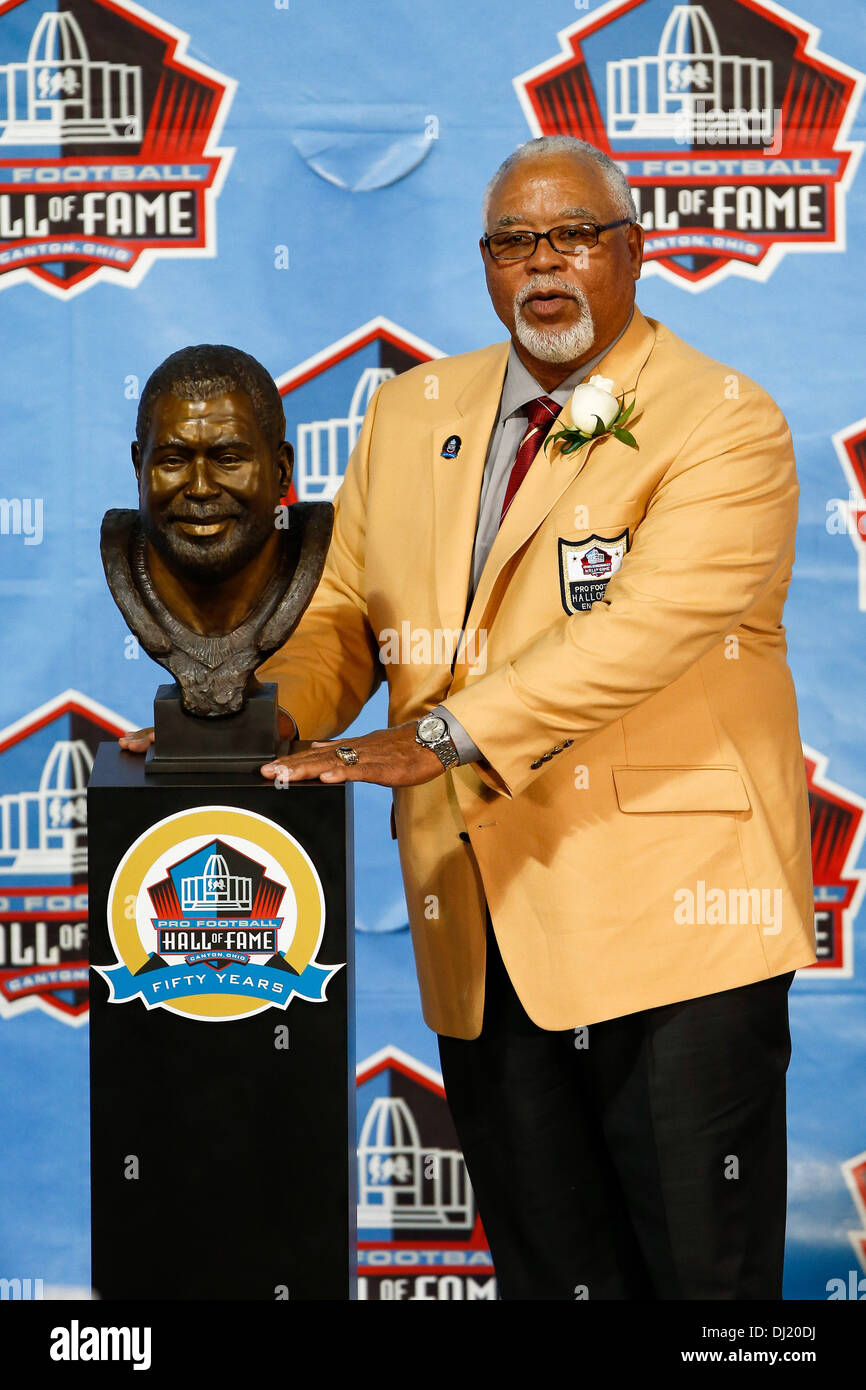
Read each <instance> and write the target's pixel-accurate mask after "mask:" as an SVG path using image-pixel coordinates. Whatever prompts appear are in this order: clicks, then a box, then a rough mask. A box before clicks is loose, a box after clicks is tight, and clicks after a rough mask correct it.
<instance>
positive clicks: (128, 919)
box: [104, 806, 327, 1022]
mask: <svg viewBox="0 0 866 1390" xmlns="http://www.w3.org/2000/svg"><path fill="white" fill-rule="evenodd" d="M213 841H219V842H221V843H223V844H226V845H228V846H230V847H231V848H232V849H234V850H236V851H237V852H239V853H241V854H243V855H244V856H246V857H249V858H251V859H253V860H255V861H256V862H258V863H259V864H261V863H262V861H264V866H265V868H266V869H267V872H268V874H270V875H271V879H270V880H269V882H270V883H271V884H272V885H273V886H274V889H275V891H276V890H278V889H282V890H284V892H285V895H286V906H287V909H288V911H287V918H291V919H292V921H293V928H294V929H293V931H292V932H291V937H290V940H287V942H286V945H285V949H280V950H278V951H277V952H276V953H275V954H278V955H279V956H281V957H282V960H283V961H285V962H286V965H288V966H289V967H291V968H290V970H287V971H285V988H286V989H287V990H288V991H289V993H288V995H286V997H285V998H283V999H280V998H278V997H265V998H259V997H255V996H253V997H248V996H245V995H244V994H243V993H241V992H239V991H238V990H232V989H221V991H220V992H216V991H208V990H207V986H206V985H203V986H201V989H200V991H199V990H198V989H197V991H196V992H195V993H194V994H192V995H191V996H190V997H185V998H172V997H171V996H169V995H167V996H166V997H165V998H156V997H153V998H151V999H148V997H147V995H146V994H145V993H144V992H143V991H142V993H141V997H142V998H143V999H144V1002H145V1004H146V1005H147V1007H148V1008H153V1007H160V1008H166V1009H170V1010H172V1011H173V1012H176V1013H179V1014H185V1015H187V1016H189V1017H192V1018H199V1019H203V1020H206V1021H210V1022H225V1021H228V1020H229V1019H235V1018H244V1017H247V1016H249V1015H251V1014H256V1013H260V1012H261V1011H262V1010H263V1009H267V1008H270V1007H272V1006H273V1005H275V1004H277V1005H279V1006H284V1005H285V1002H286V998H289V997H291V988H292V982H293V980H295V979H296V978H297V977H299V976H301V975H302V974H303V972H304V971H305V970H306V969H307V967H311V969H312V970H316V969H320V970H321V967H317V966H316V963H315V956H316V952H317V951H318V948H319V945H320V943H321V940H322V934H323V932H324V927H325V897H324V892H323V890H322V884H321V881H320V879H319V875H318V873H317V872H316V869H315V866H314V864H313V862H312V860H311V859H310V857H309V855H308V854H307V853H306V851H305V850H304V849H303V848H302V846H301V845H300V844H299V843H298V841H297V840H295V839H294V838H293V836H291V835H290V834H289V832H288V831H287V830H284V829H283V828H282V827H281V826H279V825H276V824H275V823H274V822H273V821H270V820H268V819H266V817H265V816H260V815H258V814H257V813H256V812H254V811H245V810H241V809H239V808H238V807H236V806H201V807H196V808H195V809H193V810H189V811H178V812H176V813H175V814H174V815H171V816H167V817H166V818H165V819H164V820H161V821H159V822H157V824H156V825H153V826H151V827H150V829H149V830H147V831H146V832H145V833H144V834H143V835H141V836H139V838H138V839H137V840H136V841H135V842H134V843H133V844H132V845H130V847H129V849H128V850H127V852H126V854H125V855H124V856H123V859H122V860H121V861H120V863H119V864H118V866H117V869H116V871H115V874H114V878H113V879H112V883H111V888H110V890H109V894H108V927H109V932H110V934H111V941H112V944H113V946H114V948H115V950H116V952H117V957H118V961H119V962H121V963H122V964H123V965H124V966H126V969H127V971H128V972H129V975H131V976H133V977H138V978H140V979H141V981H142V982H144V984H147V985H149V986H150V991H151V992H152V991H153V990H154V989H155V988H158V987H159V986H158V985H157V984H156V983H155V981H156V978H157V977H158V975H159V972H154V977H153V978H150V979H148V978H147V972H145V973H144V974H142V973H141V972H142V968H143V967H144V966H147V965H148V962H149V961H150V960H151V959H152V958H153V956H154V952H152V951H150V950H148V947H147V944H146V943H145V940H143V936H144V934H145V933H144V931H143V930H142V922H143V914H145V915H146V914H147V913H148V912H151V913H152V912H153V911H154V908H153V906H152V904H151V905H150V906H149V907H148V906H147V904H148V902H149V899H148V896H147V895H148V889H149V887H152V886H153V882H154V875H155V874H156V877H158V876H159V873H160V872H163V873H164V872H166V871H167V869H168V868H169V867H170V866H171V865H172V863H173V862H176V860H177V859H182V858H183V857H184V855H185V853H186V852H187V849H188V847H189V846H190V845H191V844H192V845H194V846H195V847H196V848H199V849H201V850H204V849H205V848H206V847H207V846H208V845H209V843H210V842H213ZM280 920H283V919H280ZM104 973H105V974H106V978H110V974H111V972H110V970H109V971H108V972H104ZM166 973H168V974H170V973H171V972H170V971H168V972H166ZM220 973H221V974H224V972H220ZM206 976H207V970H206V969H204V970H203V974H202V976H201V978H202V979H205V978H206ZM263 977H264V978H263ZM185 978H189V977H188V976H187V977H185ZM196 978H198V976H197V977H196ZM224 978H225V979H227V980H231V979H233V978H235V976H234V975H228V976H224ZM244 978H245V979H246V977H244ZM268 978H269V973H268V971H267V970H266V969H263V968H259V967H250V987H251V988H252V987H254V986H255V984H256V982H258V984H259V985H265V984H267V982H268ZM326 982H327V981H325V982H324V983H326ZM209 983H210V981H209V980H208V981H207V984H209ZM220 983H221V984H222V979H221V980H220ZM239 983H240V980H239ZM273 988H275V989H278V988H279V985H275V986H273ZM323 989H324V984H323ZM131 997H133V996H132V994H130V993H127V994H125V995H120V996H116V998H115V1002H123V1001H125V1000H126V999H128V998H131ZM307 997H310V998H312V997H315V996H313V995H307ZM321 997H322V998H324V994H322V995H321Z"/></svg>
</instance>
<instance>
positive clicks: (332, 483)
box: [295, 367, 397, 502]
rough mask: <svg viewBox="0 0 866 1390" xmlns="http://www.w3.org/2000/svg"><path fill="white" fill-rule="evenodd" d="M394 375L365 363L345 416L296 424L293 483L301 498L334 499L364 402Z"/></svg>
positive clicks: (365, 405)
mask: <svg viewBox="0 0 866 1390" xmlns="http://www.w3.org/2000/svg"><path fill="white" fill-rule="evenodd" d="M396 375H397V373H396V372H395V371H394V368H393V367H365V368H364V369H363V371H362V372H361V374H360V376H359V377H358V381H357V383H356V385H355V389H354V391H353V392H352V399H351V401H350V402H349V413H348V415H347V416H345V417H344V418H343V419H332V420H313V421H311V422H310V423H309V424H300V425H298V444H297V449H296V451H295V486H296V488H297V493H298V500H299V501H300V502H307V501H323V502H330V501H331V500H332V499H333V497H334V496H335V494H336V492H337V489H338V487H339V486H340V483H341V482H342V481H343V474H344V473H345V471H346V464H347V463H348V462H349V455H350V454H351V452H352V450H353V449H354V447H355V445H356V444H357V442H358V435H359V434H360V433H361V425H362V424H363V423H364V413H365V411H366V409H367V406H368V405H369V404H370V401H371V399H372V397H373V395H374V394H375V392H376V390H377V389H378V387H379V386H381V384H382V382H383V381H388V379H389V378H390V377H392V376H396Z"/></svg>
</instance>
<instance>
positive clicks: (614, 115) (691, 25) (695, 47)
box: [606, 5, 773, 139]
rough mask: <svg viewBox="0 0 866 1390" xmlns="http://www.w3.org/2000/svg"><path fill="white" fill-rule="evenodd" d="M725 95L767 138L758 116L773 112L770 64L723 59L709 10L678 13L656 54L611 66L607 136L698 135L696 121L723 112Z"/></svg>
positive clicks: (689, 8)
mask: <svg viewBox="0 0 866 1390" xmlns="http://www.w3.org/2000/svg"><path fill="white" fill-rule="evenodd" d="M726 92H730V94H731V97H732V99H733V108H732V109H733V110H734V111H744V112H746V113H751V115H750V116H749V117H748V119H750V120H751V121H753V122H754V121H755V120H757V122H758V125H757V128H756V130H755V134H756V135H757V136H758V137H760V136H762V135H763V133H764V125H763V121H762V120H761V116H760V113H761V112H772V110H773V64H772V62H771V61H770V60H769V59H762V58H743V57H740V56H739V55H738V54H723V53H722V51H721V48H720V46H719V40H718V37H717V36H716V31H715V29H714V28H713V24H712V21H711V19H710V17H709V15H708V14H707V12H706V10H705V9H704V7H703V5H674V7H673V9H672V10H671V12H670V15H669V16H668V18H667V20H666V22H665V25H664V28H663V29H662V33H661V39H660V41H659V46H658V52H657V53H655V54H653V55H652V56H649V57H644V56H642V57H639V58H620V59H615V60H613V61H611V62H609V63H608V64H607V123H606V125H607V132H608V134H609V135H611V136H619V135H623V136H633V137H637V138H639V139H657V138H659V137H661V138H662V139H676V138H677V136H681V135H682V134H683V131H684V129H685V130H690V131H693V132H694V131H696V130H697V129H699V122H697V121H696V119H695V117H696V116H697V115H699V114H704V113H705V112H707V111H721V110H722V109H723V102H724V100H725V93H726ZM684 120H685V125H684Z"/></svg>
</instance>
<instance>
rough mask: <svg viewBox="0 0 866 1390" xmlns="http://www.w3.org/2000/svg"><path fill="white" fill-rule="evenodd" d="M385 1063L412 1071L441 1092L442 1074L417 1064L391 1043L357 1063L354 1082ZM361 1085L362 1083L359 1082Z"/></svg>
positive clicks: (415, 1059)
mask: <svg viewBox="0 0 866 1390" xmlns="http://www.w3.org/2000/svg"><path fill="white" fill-rule="evenodd" d="M383 1062H385V1063H387V1062H397V1063H399V1065H400V1066H401V1067H406V1069H407V1070H408V1071H414V1072H416V1073H417V1075H418V1076H420V1077H423V1078H424V1080H426V1081H432V1082H434V1084H435V1085H436V1086H441V1087H442V1089H443V1091H444V1089H445V1083H444V1082H443V1080H442V1073H441V1072H438V1071H434V1069H433V1067H428V1066H427V1065H426V1063H424V1062H419V1061H418V1059H417V1057H410V1055H409V1053H408V1052H404V1051H403V1049H402V1048H400V1047H395V1046H394V1044H393V1043H386V1045H385V1046H384V1047H380V1048H379V1051H378V1052H373V1053H371V1055H370V1056H369V1057H365V1059H364V1061H363V1062H358V1063H357V1064H356V1066H355V1079H356V1082H357V1081H360V1077H361V1074H362V1072H365V1071H372V1069H373V1068H374V1067H378V1066H381V1065H382V1063H383ZM360 1084H361V1085H363V1084H364V1083H363V1082H360Z"/></svg>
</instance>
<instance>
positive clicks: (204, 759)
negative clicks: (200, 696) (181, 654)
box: [144, 681, 288, 776]
mask: <svg viewBox="0 0 866 1390" xmlns="http://www.w3.org/2000/svg"><path fill="white" fill-rule="evenodd" d="M153 731H154V742H153V743H152V744H151V746H150V748H149V749H148V750H147V756H146V758H145V764H144V766H145V771H146V772H148V773H156V772H214V773H216V774H218V775H220V776H221V775H222V774H223V773H224V772H258V770H259V768H260V767H261V766H262V764H263V763H266V762H269V761H270V759H271V758H273V757H276V755H277V754H278V753H279V752H280V751H281V745H280V740H279V733H278V727H277V687H276V684H275V682H274V681H266V682H265V683H264V684H263V685H259V683H258V681H256V682H255V684H254V687H253V688H252V689H251V690H250V693H249V698H248V699H247V702H246V704H245V705H244V707H243V709H241V710H238V712H237V713H236V714H224V715H221V716H219V717H215V718H213V719H203V718H199V717H197V716H196V715H192V714H187V713H186V712H185V711H184V708H183V704H182V703H181V693H180V686H179V685H178V684H177V683H176V682H174V683H172V684H167V685H161V686H159V687H158V689H157V692H156V698H155V699H154V702H153ZM287 750H288V744H287V743H286V744H284V745H282V751H284V752H285V751H287Z"/></svg>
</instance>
